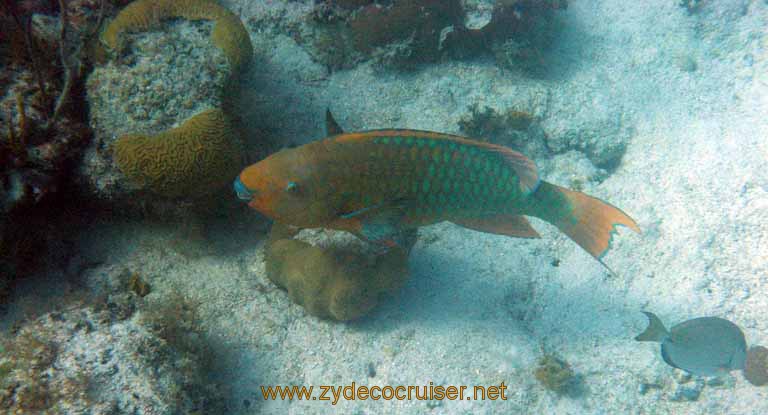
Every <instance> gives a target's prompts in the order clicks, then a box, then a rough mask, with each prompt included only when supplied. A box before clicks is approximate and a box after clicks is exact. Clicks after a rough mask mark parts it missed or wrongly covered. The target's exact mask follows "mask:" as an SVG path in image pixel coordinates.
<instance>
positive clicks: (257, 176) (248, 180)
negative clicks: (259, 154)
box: [234, 148, 335, 228]
mask: <svg viewBox="0 0 768 415" xmlns="http://www.w3.org/2000/svg"><path fill="white" fill-rule="evenodd" d="M304 153H305V152H304V151H302V148H297V149H287V150H282V151H280V152H277V153H275V154H273V155H271V156H269V157H267V158H266V159H264V160H262V161H260V162H258V163H256V164H252V165H250V166H248V167H246V168H245V169H244V170H243V171H242V172H241V173H240V175H239V176H238V178H237V179H235V183H234V188H235V192H236V193H237V196H238V198H240V199H242V200H244V201H248V206H250V207H251V208H253V209H256V210H258V211H259V212H261V213H262V214H264V215H266V216H268V217H269V218H271V219H273V220H275V221H278V222H281V223H284V224H287V225H293V226H297V227H300V228H315V227H322V226H323V225H325V224H327V223H328V222H329V221H330V220H331V219H332V218H333V216H335V214H334V209H333V208H332V206H331V205H332V204H331V200H330V198H329V193H328V191H327V189H326V187H325V186H323V180H322V171H321V170H322V169H321V168H320V166H319V165H318V164H317V163H315V162H313V160H311V157H307V156H306V154H304Z"/></svg>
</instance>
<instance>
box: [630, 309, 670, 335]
mask: <svg viewBox="0 0 768 415" xmlns="http://www.w3.org/2000/svg"><path fill="white" fill-rule="evenodd" d="M643 314H645V315H646V316H647V317H648V328H646V329H645V331H644V332H642V333H640V334H639V335H637V337H635V340H637V341H639V342H662V341H664V339H665V338H667V337H669V331H667V328H666V327H664V323H662V322H661V320H660V319H659V318H658V317H656V314H653V313H651V312H649V311H643Z"/></svg>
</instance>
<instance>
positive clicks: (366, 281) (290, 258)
mask: <svg viewBox="0 0 768 415" xmlns="http://www.w3.org/2000/svg"><path fill="white" fill-rule="evenodd" d="M282 228H283V227H282V225H279V224H275V226H274V227H273V230H272V235H271V239H272V240H271V242H270V243H269V245H268V246H267V250H266V258H265V261H266V268H267V277H269V279H270V280H272V282H274V283H275V284H277V285H278V286H280V287H282V288H285V289H286V290H287V291H288V296H289V297H290V298H291V300H293V301H294V302H295V303H297V304H299V305H301V306H303V307H304V308H305V309H306V310H307V312H308V313H309V314H312V315H315V316H318V317H321V318H331V319H334V320H340V321H345V320H352V319H355V318H358V317H361V316H363V315H364V314H365V313H367V312H368V311H370V310H371V309H373V307H375V306H376V304H377V303H378V301H379V297H381V296H382V295H386V294H391V293H394V292H396V291H397V290H398V289H399V288H400V287H402V285H403V284H404V283H405V281H406V280H407V278H408V266H407V260H408V252H407V250H401V249H394V250H390V251H389V252H387V253H386V254H383V255H378V256H374V255H371V254H370V253H366V252H365V251H364V249H359V248H360V247H359V246H357V247H356V246H355V244H356V243H357V244H359V243H360V242H359V241H350V240H345V239H344V238H345V237H348V239H355V238H354V237H353V236H351V235H346V234H344V233H343V232H328V231H322V230H304V231H302V234H301V235H303V234H305V233H309V236H310V239H312V238H314V239H317V236H320V235H328V234H333V236H332V237H331V238H330V239H328V240H326V241H325V243H323V241H316V240H315V241H313V242H315V243H317V242H319V244H318V245H319V246H317V245H313V244H311V243H309V242H306V241H304V240H298V239H290V238H285V236H286V235H285V231H284V230H283V229H282ZM276 235H278V236H276ZM414 236H415V235H414ZM321 238H322V236H321ZM412 240H413V241H415V237H414V238H412ZM323 245H325V246H323ZM356 248H358V249H356Z"/></svg>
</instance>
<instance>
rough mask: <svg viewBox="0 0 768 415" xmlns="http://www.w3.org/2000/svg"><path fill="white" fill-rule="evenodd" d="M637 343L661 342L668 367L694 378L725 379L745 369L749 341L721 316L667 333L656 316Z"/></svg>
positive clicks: (650, 316) (691, 322)
mask: <svg viewBox="0 0 768 415" xmlns="http://www.w3.org/2000/svg"><path fill="white" fill-rule="evenodd" d="M643 313H644V314H645V315H646V316H648V320H649V321H648V328H647V329H645V331H644V332H642V333H641V334H640V335H638V336H637V337H635V340H637V341H641V342H643V341H652V342H659V343H661V357H662V358H663V359H664V361H665V362H667V364H668V365H670V366H672V367H676V368H678V369H682V370H685V371H686V372H690V373H692V374H694V375H701V376H721V375H725V374H727V373H728V372H730V371H732V370H739V369H744V365H745V362H746V360H747V342H746V340H745V339H744V333H742V331H741V329H740V328H739V326H737V325H735V324H733V323H731V322H730V321H728V320H725V319H722V318H718V317H699V318H694V319H691V320H688V321H684V322H682V323H680V324H678V325H676V326H674V327H672V329H671V330H669V331H668V330H667V329H666V327H664V324H663V323H662V322H661V320H660V319H659V318H658V317H656V315H655V314H653V313H649V312H646V311H644V312H643Z"/></svg>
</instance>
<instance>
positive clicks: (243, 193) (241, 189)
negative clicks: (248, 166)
mask: <svg viewBox="0 0 768 415" xmlns="http://www.w3.org/2000/svg"><path fill="white" fill-rule="evenodd" d="M232 187H234V189H235V194H236V195H237V198H238V199H240V200H242V201H245V202H250V201H251V199H253V192H251V191H250V190H248V188H247V187H245V185H244V184H243V182H242V181H241V180H240V178H239V177H238V178H236V179H235V182H234V183H233V185H232Z"/></svg>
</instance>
